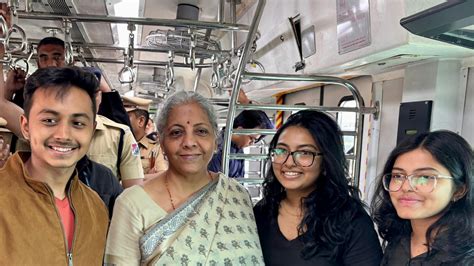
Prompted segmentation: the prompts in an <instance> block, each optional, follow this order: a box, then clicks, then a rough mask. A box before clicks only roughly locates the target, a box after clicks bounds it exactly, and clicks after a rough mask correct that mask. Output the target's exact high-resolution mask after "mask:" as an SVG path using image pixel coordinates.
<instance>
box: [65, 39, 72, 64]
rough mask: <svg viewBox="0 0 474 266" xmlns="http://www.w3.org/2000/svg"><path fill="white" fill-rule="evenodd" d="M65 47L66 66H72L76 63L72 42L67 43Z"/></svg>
mask: <svg viewBox="0 0 474 266" xmlns="http://www.w3.org/2000/svg"><path fill="white" fill-rule="evenodd" d="M65 46H66V47H65V53H64V61H65V63H66V65H71V64H72V63H74V50H73V48H72V44H71V43H70V42H66V43H65Z"/></svg>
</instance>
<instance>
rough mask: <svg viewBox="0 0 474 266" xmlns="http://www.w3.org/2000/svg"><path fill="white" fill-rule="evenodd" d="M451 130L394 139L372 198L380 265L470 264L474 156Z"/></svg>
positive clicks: (472, 258)
mask: <svg viewBox="0 0 474 266" xmlns="http://www.w3.org/2000/svg"><path fill="white" fill-rule="evenodd" d="M473 157H474V156H473V151H472V148H471V147H470V146H469V144H468V143H467V141H465V140H464V139H463V138H462V137H460V136H459V135H457V134H455V133H453V132H450V131H435V132H431V133H423V134H420V135H419V136H416V137H413V138H411V139H408V140H407V141H405V142H403V143H401V144H400V145H398V146H397V147H396V148H395V149H394V150H393V151H392V153H391V154H390V156H389V158H388V160H387V162H386V163H385V166H384V169H383V171H384V172H383V173H384V175H383V176H382V178H381V179H380V181H379V182H378V184H377V187H376V193H375V197H374V199H373V203H372V208H373V217H374V220H375V223H376V224H377V226H378V230H379V234H380V236H381V237H382V238H383V240H384V245H385V253H384V258H383V261H382V265H474V227H473V223H474V219H473V218H474V210H473V203H474V194H473V182H474V176H473V175H474V168H473V164H474V158H473Z"/></svg>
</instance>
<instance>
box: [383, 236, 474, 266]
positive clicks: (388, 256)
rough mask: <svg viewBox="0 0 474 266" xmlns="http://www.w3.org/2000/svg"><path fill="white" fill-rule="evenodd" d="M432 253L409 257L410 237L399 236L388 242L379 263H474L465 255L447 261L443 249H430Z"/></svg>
mask: <svg viewBox="0 0 474 266" xmlns="http://www.w3.org/2000/svg"><path fill="white" fill-rule="evenodd" d="M431 253H432V254H431V255H430V256H428V253H423V254H420V255H418V256H416V257H413V258H411V255H410V254H411V252H410V237H409V236H405V237H401V238H400V240H399V241H394V242H392V243H389V244H388V246H387V248H386V249H385V253H384V256H383V260H382V263H381V264H380V265H384V266H385V265H387V266H388V265H391V266H398V265H403V266H440V265H466V266H467V265H471V266H472V265H474V257H472V256H471V257H465V258H463V259H462V261H458V262H448V261H447V256H446V253H445V252H444V251H443V250H432V252H431Z"/></svg>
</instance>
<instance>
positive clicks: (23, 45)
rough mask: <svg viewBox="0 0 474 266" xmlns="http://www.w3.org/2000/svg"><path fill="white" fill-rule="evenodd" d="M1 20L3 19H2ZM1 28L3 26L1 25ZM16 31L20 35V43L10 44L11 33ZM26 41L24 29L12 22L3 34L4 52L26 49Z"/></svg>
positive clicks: (16, 51)
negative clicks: (5, 33) (4, 34)
mask: <svg viewBox="0 0 474 266" xmlns="http://www.w3.org/2000/svg"><path fill="white" fill-rule="evenodd" d="M2 22H3V21H2ZM2 29H3V26H2ZM15 33H18V34H19V35H20V39H21V43H20V45H14V44H11V43H10V41H11V40H12V35H13V34H15ZM27 45H28V42H27V40H26V33H25V31H24V30H23V29H22V28H21V27H20V26H18V25H16V24H13V25H12V26H11V27H10V29H9V30H8V32H7V35H6V36H5V53H9V54H11V53H20V52H24V51H25V50H26V47H27Z"/></svg>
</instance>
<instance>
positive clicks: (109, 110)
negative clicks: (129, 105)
mask: <svg viewBox="0 0 474 266" xmlns="http://www.w3.org/2000/svg"><path fill="white" fill-rule="evenodd" d="M98 108H99V111H98V112H97V113H98V114H99V115H103V116H105V117H107V118H108V119H110V120H112V121H114V122H117V123H120V124H124V125H127V126H128V127H129V128H132V127H131V126H130V118H129V117H128V114H127V111H125V107H123V102H122V98H120V94H119V93H118V92H117V91H111V92H107V93H102V101H101V102H100V105H99V106H98Z"/></svg>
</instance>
